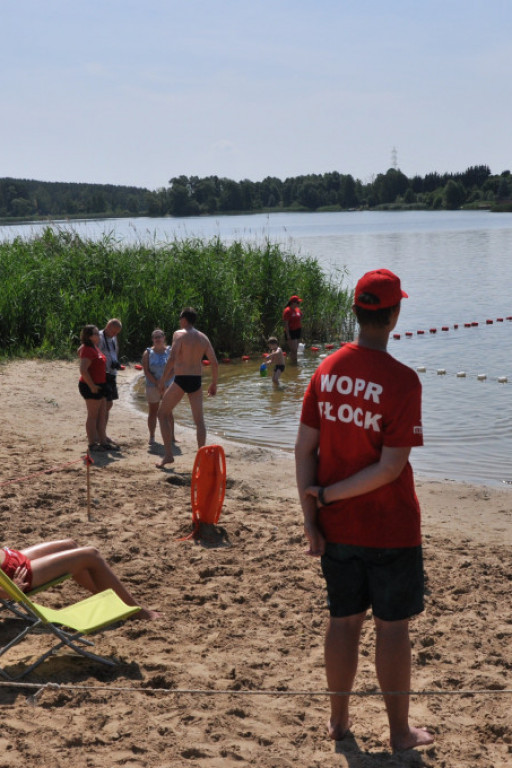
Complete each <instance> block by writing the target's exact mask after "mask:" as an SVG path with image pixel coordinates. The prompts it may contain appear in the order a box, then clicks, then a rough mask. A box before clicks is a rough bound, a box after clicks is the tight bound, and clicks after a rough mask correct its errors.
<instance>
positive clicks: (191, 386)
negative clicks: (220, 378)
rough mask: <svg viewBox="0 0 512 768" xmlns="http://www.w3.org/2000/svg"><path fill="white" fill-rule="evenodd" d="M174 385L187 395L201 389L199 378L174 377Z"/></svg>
mask: <svg viewBox="0 0 512 768" xmlns="http://www.w3.org/2000/svg"><path fill="white" fill-rule="evenodd" d="M174 383H175V384H177V385H178V387H180V389H182V390H183V391H184V392H186V393H187V395H191V394H192V392H197V391H198V390H199V389H201V376H175V377H174Z"/></svg>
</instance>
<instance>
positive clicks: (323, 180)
mask: <svg viewBox="0 0 512 768" xmlns="http://www.w3.org/2000/svg"><path fill="white" fill-rule="evenodd" d="M461 207H468V208H491V209H493V210H508V211H510V210H512V176H511V173H510V171H508V170H506V171H502V173H500V174H498V175H496V174H494V175H493V174H491V170H490V168H489V167H488V166H487V165H475V166H471V167H469V168H467V169H466V170H465V171H464V172H462V173H443V174H439V173H437V172H433V173H428V174H426V175H425V176H419V175H416V176H413V177H412V178H408V177H407V176H406V175H405V174H404V173H402V171H400V170H399V169H398V168H390V169H389V170H388V171H386V173H379V174H377V175H376V176H375V177H373V178H372V179H371V180H369V181H367V182H362V181H360V180H359V179H354V177H353V176H351V175H350V174H343V173H339V172H338V171H332V172H330V173H323V174H309V175H303V176H295V177H292V178H287V179H285V180H284V181H282V180H281V179H278V178H276V177H273V176H268V177H266V178H265V179H263V180H262V181H250V180H249V179H242V180H241V181H233V180H232V179H227V178H223V177H219V176H207V177H203V178H201V177H199V176H176V177H173V178H171V179H170V181H169V184H168V186H167V187H162V188H160V189H157V190H153V191H151V190H148V189H145V188H141V187H126V186H116V185H111V184H79V183H70V184H68V183H65V182H44V181H31V180H19V179H12V178H2V179H0V218H3V219H6V218H13V219H21V218H25V219H27V218H38V217H40V218H45V217H46V218H52V217H53V218H54V217H58V216H71V217H80V216H201V215H213V214H222V213H225V214H227V213H242V212H257V211H260V212H261V211H328V210H354V209H355V210H359V209H394V208H397V209H407V208H414V209H427V210H439V209H447V210H455V209H457V208H461Z"/></svg>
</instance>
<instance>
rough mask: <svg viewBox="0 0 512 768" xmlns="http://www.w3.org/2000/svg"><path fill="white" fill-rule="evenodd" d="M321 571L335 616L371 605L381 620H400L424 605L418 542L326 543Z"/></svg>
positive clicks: (364, 609) (417, 611) (365, 608)
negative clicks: (385, 546) (390, 545)
mask: <svg viewBox="0 0 512 768" xmlns="http://www.w3.org/2000/svg"><path fill="white" fill-rule="evenodd" d="M322 571H323V574H324V578H325V581H326V583H327V604H328V607H329V612H330V615H331V616H333V617H335V618H343V617H346V616H354V615H355V614H357V613H363V612H364V611H366V610H368V608H370V607H371V608H372V611H373V615H374V616H376V617H377V618H378V619H382V621H402V620H403V619H408V618H410V617H411V616H414V615H415V614H417V613H421V611H423V609H424V604H423V596H424V587H425V584H424V574H423V554H422V549H421V546H419V547H400V548H397V549H380V548H375V547H354V546H351V545H349V544H329V543H328V544H326V548H325V554H324V555H322Z"/></svg>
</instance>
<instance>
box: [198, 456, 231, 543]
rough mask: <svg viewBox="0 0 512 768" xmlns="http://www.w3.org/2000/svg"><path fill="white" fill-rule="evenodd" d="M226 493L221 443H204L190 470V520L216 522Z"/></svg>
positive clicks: (224, 464) (224, 459)
mask: <svg viewBox="0 0 512 768" xmlns="http://www.w3.org/2000/svg"><path fill="white" fill-rule="evenodd" d="M225 493H226V457H225V454H224V449H223V448H222V446H221V445H205V446H203V447H202V448H200V449H199V450H198V452H197V455H196V460H195V462H194V468H193V470H192V482H191V486H190V500H191V503H192V521H193V523H194V526H195V528H196V529H197V527H198V526H199V523H211V524H214V525H215V524H216V523H217V521H218V519H219V517H220V513H221V509H222V503H223V501H224V494H225Z"/></svg>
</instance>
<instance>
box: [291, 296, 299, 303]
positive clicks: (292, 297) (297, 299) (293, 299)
mask: <svg viewBox="0 0 512 768" xmlns="http://www.w3.org/2000/svg"><path fill="white" fill-rule="evenodd" d="M292 301H298V302H299V304H300V302H301V301H302V299H299V297H298V296H290V301H289V302H288V304H291V302H292Z"/></svg>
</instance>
